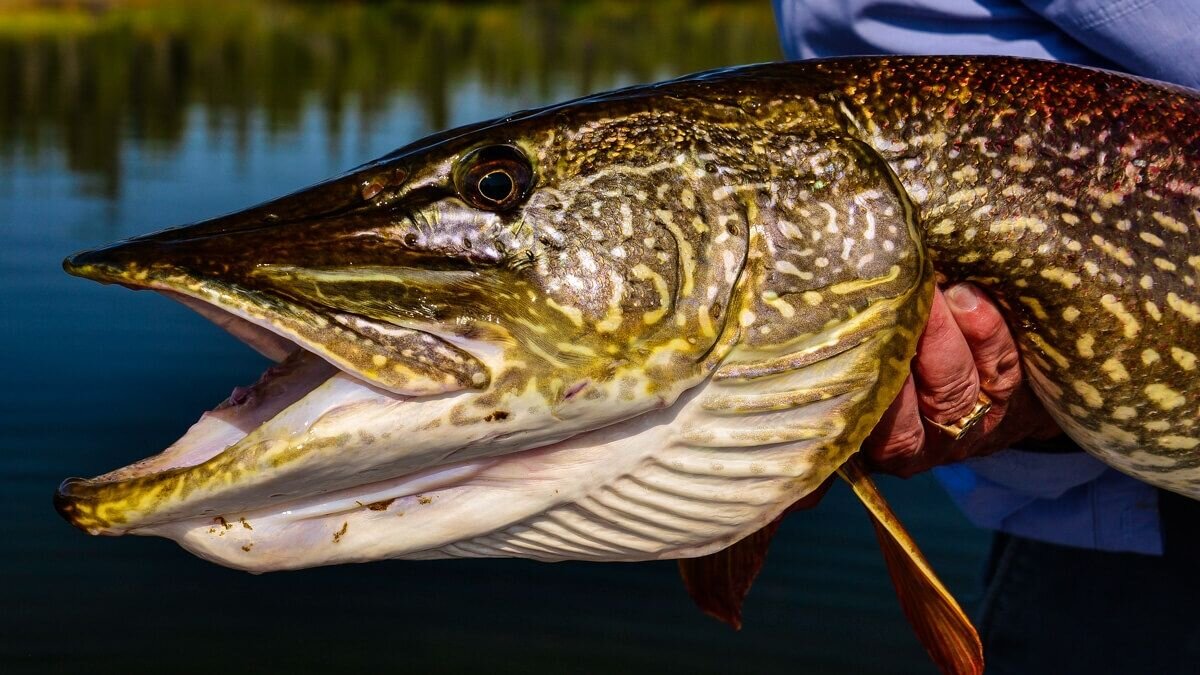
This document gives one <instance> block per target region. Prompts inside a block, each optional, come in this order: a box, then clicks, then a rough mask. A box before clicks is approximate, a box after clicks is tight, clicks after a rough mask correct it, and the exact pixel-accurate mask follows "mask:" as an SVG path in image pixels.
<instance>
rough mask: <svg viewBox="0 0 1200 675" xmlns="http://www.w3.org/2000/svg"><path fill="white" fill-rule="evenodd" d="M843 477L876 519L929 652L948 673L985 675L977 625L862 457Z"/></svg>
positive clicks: (908, 612) (903, 599) (899, 590)
mask: <svg viewBox="0 0 1200 675" xmlns="http://www.w3.org/2000/svg"><path fill="white" fill-rule="evenodd" d="M838 475H839V476H841V477H842V478H843V479H844V480H845V481H846V482H847V483H849V484H850V487H851V489H853V490H854V494H855V495H857V496H858V498H859V500H860V501H861V502H862V504H863V506H865V507H866V508H867V512H868V513H870V515H871V524H872V525H874V526H875V536H876V537H877V538H878V539H879V546H880V548H882V549H883V558H884V560H885V561H886V562H887V568H888V574H889V575H890V576H891V577H892V583H893V584H894V585H895V587H896V595H897V596H898V597H899V598H900V607H901V608H902V609H903V610H904V615H905V616H906V617H908V621H909V623H910V624H912V627H913V630H914V631H915V632H916V634H917V638H918V639H919V640H920V641H921V644H922V645H923V646H924V647H925V651H927V652H929V656H930V657H931V658H932V659H933V661H934V662H935V663H936V664H937V665H938V667H939V668H940V669H941V670H942V672H943V673H948V674H950V675H967V674H971V675H976V674H978V673H982V672H983V645H982V644H981V643H980V641H979V635H978V634H977V633H976V632H975V627H974V626H973V625H971V620H970V619H968V618H967V615H966V614H964V613H963V611H962V608H961V607H959V606H958V603H957V602H956V601H955V600H954V597H953V596H951V595H950V592H949V591H948V590H946V587H945V586H943V585H942V582H941V581H939V580H938V578H937V576H936V575H934V573H933V570H932V569H931V568H930V567H929V563H928V562H926V561H925V558H924V556H922V555H921V552H920V550H918V549H917V545H916V543H915V542H914V541H913V540H912V538H911V537H909V535H908V532H906V531H905V530H904V526H902V525H901V524H900V521H899V520H898V519H897V518H896V514H894V513H893V512H892V509H891V507H889V506H888V504H887V502H886V501H885V500H884V498H883V495H881V494H880V493H879V490H878V488H876V487H875V483H874V482H873V481H872V480H871V479H870V477H869V476H867V473H866V471H864V470H863V468H862V465H861V463H860V462H859V460H858V458H857V457H851V458H850V460H849V461H847V462H846V463H845V464H843V465H842V468H840V469H838Z"/></svg>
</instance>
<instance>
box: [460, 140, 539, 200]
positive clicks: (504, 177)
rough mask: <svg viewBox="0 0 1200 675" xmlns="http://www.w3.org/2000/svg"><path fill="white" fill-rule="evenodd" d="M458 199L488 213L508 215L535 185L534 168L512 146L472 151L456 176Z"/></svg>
mask: <svg viewBox="0 0 1200 675" xmlns="http://www.w3.org/2000/svg"><path fill="white" fill-rule="evenodd" d="M454 184H455V189H456V190H457V191H458V195H459V197H461V198H462V199H463V201H465V202H467V203H468V204H470V205H471V206H473V207H475V208H477V209H483V210H485V211H506V210H508V209H510V208H512V207H514V206H516V205H517V204H519V203H520V202H521V201H522V200H523V199H525V197H526V195H528V194H529V188H530V187H531V186H532V185H533V167H532V166H530V164H529V160H528V159H527V158H526V157H525V154H524V153H522V152H521V151H520V150H519V149H517V148H515V147H513V146H511V145H489V146H485V147H482V148H478V149H476V150H473V151H471V152H470V153H468V154H467V155H465V156H464V157H463V158H462V159H461V160H460V161H459V163H458V166H457V167H456V169H455V172H454Z"/></svg>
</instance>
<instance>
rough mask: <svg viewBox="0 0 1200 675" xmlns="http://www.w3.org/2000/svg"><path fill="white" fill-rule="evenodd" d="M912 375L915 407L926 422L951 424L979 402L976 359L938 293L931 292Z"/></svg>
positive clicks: (944, 301)
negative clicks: (927, 313) (930, 304)
mask: <svg viewBox="0 0 1200 675" xmlns="http://www.w3.org/2000/svg"><path fill="white" fill-rule="evenodd" d="M913 373H914V374H915V375H916V378H917V403H918V405H919V408H920V411H921V414H923V415H924V416H925V418H926V419H928V420H931V421H933V422H938V423H941V424H952V423H954V422H957V421H958V420H961V419H962V418H963V417H965V416H966V415H967V414H969V413H970V412H971V410H973V409H974V408H975V404H976V402H977V401H978V400H979V373H978V372H977V371H976V370H975V358H974V357H973V356H972V355H971V348H970V347H969V346H968V345H967V341H966V339H965V338H964V337H963V334H962V331H961V330H959V328H958V324H957V323H956V322H955V320H954V315H953V314H951V313H950V309H949V307H947V306H946V300H945V298H944V297H942V293H941V291H934V295H933V306H932V307H931V308H930V310H929V321H928V322H927V323H926V324H925V332H924V333H922V334H921V339H920V340H919V341H918V342H917V355H916V357H915V358H914V359H913Z"/></svg>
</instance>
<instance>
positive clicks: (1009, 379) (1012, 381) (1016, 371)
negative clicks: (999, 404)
mask: <svg viewBox="0 0 1200 675" xmlns="http://www.w3.org/2000/svg"><path fill="white" fill-rule="evenodd" d="M1023 380H1024V374H1023V373H1022V372H1021V357H1020V355H1019V354H1017V351H1016V350H1015V349H1005V350H1002V351H1001V352H1000V354H998V355H997V357H996V360H995V365H994V370H993V375H992V377H990V378H988V382H987V384H988V392H989V393H990V394H992V396H993V397H996V396H1001V397H1007V396H1009V395H1011V394H1012V392H1014V391H1016V389H1017V387H1019V386H1021V382H1022V381H1023Z"/></svg>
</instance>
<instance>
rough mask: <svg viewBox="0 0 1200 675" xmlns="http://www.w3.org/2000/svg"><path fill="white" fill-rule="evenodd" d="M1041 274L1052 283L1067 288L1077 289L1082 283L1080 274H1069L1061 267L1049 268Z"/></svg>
mask: <svg viewBox="0 0 1200 675" xmlns="http://www.w3.org/2000/svg"><path fill="white" fill-rule="evenodd" d="M1040 274H1041V275H1042V278H1044V279H1049V280H1050V281H1057V282H1058V283H1060V284H1062V285H1063V286H1066V287H1067V288H1075V287H1076V286H1078V285H1079V282H1080V281H1081V279H1080V278H1079V275H1078V274H1075V273H1074V272H1068V271H1067V270H1064V269H1062V268H1059V267H1047V268H1046V269H1044V270H1042V271H1041V272H1040Z"/></svg>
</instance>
